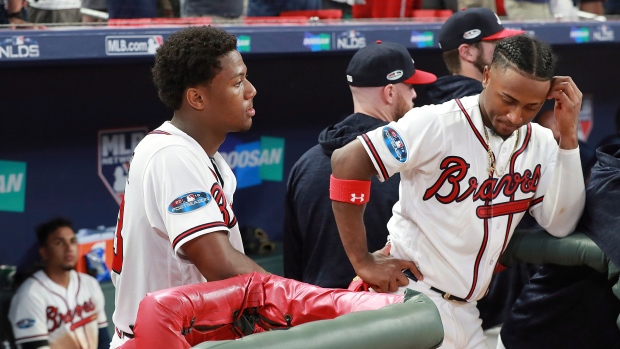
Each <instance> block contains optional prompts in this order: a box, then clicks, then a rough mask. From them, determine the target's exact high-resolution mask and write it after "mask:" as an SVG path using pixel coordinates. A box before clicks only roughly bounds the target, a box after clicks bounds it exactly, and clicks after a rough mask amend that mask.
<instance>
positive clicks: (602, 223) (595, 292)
mask: <svg viewBox="0 0 620 349" xmlns="http://www.w3.org/2000/svg"><path fill="white" fill-rule="evenodd" d="M538 122H539V123H541V124H551V128H554V127H555V126H554V125H553V122H551V123H550V122H549V116H548V113H543V115H541V116H539V120H538ZM618 149H620V144H612V145H607V146H604V147H601V148H598V149H597V150H596V158H595V161H596V160H597V158H598V162H597V163H596V164H595V165H594V166H593V167H591V168H590V167H588V168H586V167H585V166H586V165H585V164H584V169H583V170H584V173H588V174H590V180H589V181H588V183H587V184H586V205H585V210H584V213H583V216H582V217H581V219H580V221H579V225H578V226H577V229H576V231H578V232H582V233H584V234H585V235H587V236H589V237H590V238H591V239H592V241H594V242H595V243H596V244H597V246H599V247H600V248H601V250H602V251H603V252H604V253H605V255H606V256H607V257H608V258H609V259H610V261H611V262H613V263H614V264H616V265H620V253H619V252H618V251H620V248H619V247H620V239H619V238H618V234H617V231H618V227H619V226H620V209H619V208H620V206H618V205H617V201H618V197H620V186H619V185H618V184H617V183H620V181H619V179H620V160H619V157H620V152H619V151H618ZM580 150H581V145H580ZM581 156H582V159H583V158H584V156H583V153H581ZM617 281H618V276H617V275H616V276H612V275H611V274H609V275H608V274H605V273H599V272H597V271H596V270H594V269H592V268H590V267H588V266H562V265H554V264H545V265H542V266H541V267H540V269H539V270H538V272H537V273H536V274H535V275H534V276H533V277H532V278H531V279H530V281H529V282H528V283H527V284H526V285H525V286H524V288H523V290H522V292H521V294H520V295H519V297H518V298H517V300H516V302H515V304H514V306H513V307H512V309H511V311H510V313H509V314H508V316H507V317H506V320H505V322H504V324H503V325H502V329H501V332H500V336H499V338H498V344H497V348H498V349H583V348H588V349H610V348H616V349H617V348H620V329H618V323H617V319H618V314H620V300H618V295H617V294H614V292H613V290H612V287H614V288H615V287H617Z"/></svg>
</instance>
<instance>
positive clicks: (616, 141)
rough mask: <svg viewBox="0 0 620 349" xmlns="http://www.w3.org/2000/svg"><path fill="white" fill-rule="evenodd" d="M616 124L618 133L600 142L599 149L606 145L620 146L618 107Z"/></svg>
mask: <svg viewBox="0 0 620 349" xmlns="http://www.w3.org/2000/svg"><path fill="white" fill-rule="evenodd" d="M615 121H616V123H615V126H616V132H615V133H614V134H612V135H609V136H607V137H605V138H603V140H602V141H600V142H599V143H598V146H597V148H598V147H600V146H601V145H606V144H620V107H618V110H616V119H615Z"/></svg>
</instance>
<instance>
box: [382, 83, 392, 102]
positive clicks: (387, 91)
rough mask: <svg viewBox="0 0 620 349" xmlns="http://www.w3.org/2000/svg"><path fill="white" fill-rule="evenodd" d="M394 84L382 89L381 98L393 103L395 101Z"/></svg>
mask: <svg viewBox="0 0 620 349" xmlns="http://www.w3.org/2000/svg"><path fill="white" fill-rule="evenodd" d="M394 94H395V91H394V85H392V84H388V85H385V86H383V88H382V89H381V98H382V99H383V100H384V101H385V102H386V103H387V104H392V102H394Z"/></svg>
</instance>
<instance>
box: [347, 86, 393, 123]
mask: <svg viewBox="0 0 620 349" xmlns="http://www.w3.org/2000/svg"><path fill="white" fill-rule="evenodd" d="M382 90H383V87H364V88H356V89H352V91H353V112H355V113H363V114H366V115H368V116H371V117H373V118H375V119H379V120H381V121H385V122H392V121H394V116H393V112H392V109H391V108H392V107H391V106H390V105H389V104H388V103H386V102H385V101H384V100H383V99H382V97H381V93H382ZM401 116H402V115H401Z"/></svg>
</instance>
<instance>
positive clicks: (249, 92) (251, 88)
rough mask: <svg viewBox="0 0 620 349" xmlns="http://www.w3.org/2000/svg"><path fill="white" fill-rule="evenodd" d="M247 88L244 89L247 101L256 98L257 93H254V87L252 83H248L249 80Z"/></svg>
mask: <svg viewBox="0 0 620 349" xmlns="http://www.w3.org/2000/svg"><path fill="white" fill-rule="evenodd" d="M247 83H248V86H247V88H246V92H247V94H246V97H247V99H252V98H254V97H256V94H257V93H258V91H256V87H254V85H252V83H251V82H250V80H247Z"/></svg>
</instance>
